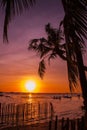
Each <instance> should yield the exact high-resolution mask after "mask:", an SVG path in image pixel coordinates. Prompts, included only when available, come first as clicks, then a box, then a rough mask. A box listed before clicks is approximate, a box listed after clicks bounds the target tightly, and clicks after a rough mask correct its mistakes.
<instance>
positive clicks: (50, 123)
mask: <svg viewBox="0 0 87 130" xmlns="http://www.w3.org/2000/svg"><path fill="white" fill-rule="evenodd" d="M51 128H52V121H51V120H50V121H49V130H51Z"/></svg>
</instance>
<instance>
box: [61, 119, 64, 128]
mask: <svg viewBox="0 0 87 130" xmlns="http://www.w3.org/2000/svg"><path fill="white" fill-rule="evenodd" d="M61 121H62V122H61V130H64V117H63V118H62V120H61Z"/></svg>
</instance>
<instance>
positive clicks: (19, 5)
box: [0, 0, 35, 42]
mask: <svg viewBox="0 0 87 130" xmlns="http://www.w3.org/2000/svg"><path fill="white" fill-rule="evenodd" d="M34 3H35V0H0V7H1V8H2V9H4V10H5V19H4V30H3V40H4V41H7V42H8V25H9V23H10V22H11V19H12V17H14V16H15V15H18V14H21V13H22V12H23V11H24V10H26V9H29V8H30V7H31V6H32V5H33V4H34Z"/></svg>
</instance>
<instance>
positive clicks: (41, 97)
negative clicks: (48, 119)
mask: <svg viewBox="0 0 87 130" xmlns="http://www.w3.org/2000/svg"><path fill="white" fill-rule="evenodd" d="M36 102H41V103H45V102H47V103H52V105H53V109H54V113H55V115H58V118H59V119H61V118H62V117H64V118H67V117H69V118H70V119H73V118H80V117H81V116H83V115H84V110H82V106H83V98H82V96H81V94H79V95H78V94H72V95H71V94H57V93H56V94H44V93H43V94H29V93H1V94H0V103H5V104H10V103H15V104H23V103H36Z"/></svg>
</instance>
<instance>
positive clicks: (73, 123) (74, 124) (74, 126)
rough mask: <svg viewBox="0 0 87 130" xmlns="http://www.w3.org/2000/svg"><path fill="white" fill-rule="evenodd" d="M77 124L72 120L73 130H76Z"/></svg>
mask: <svg viewBox="0 0 87 130" xmlns="http://www.w3.org/2000/svg"><path fill="white" fill-rule="evenodd" d="M75 128H76V122H75V121H74V120H71V130H76V129H75Z"/></svg>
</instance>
